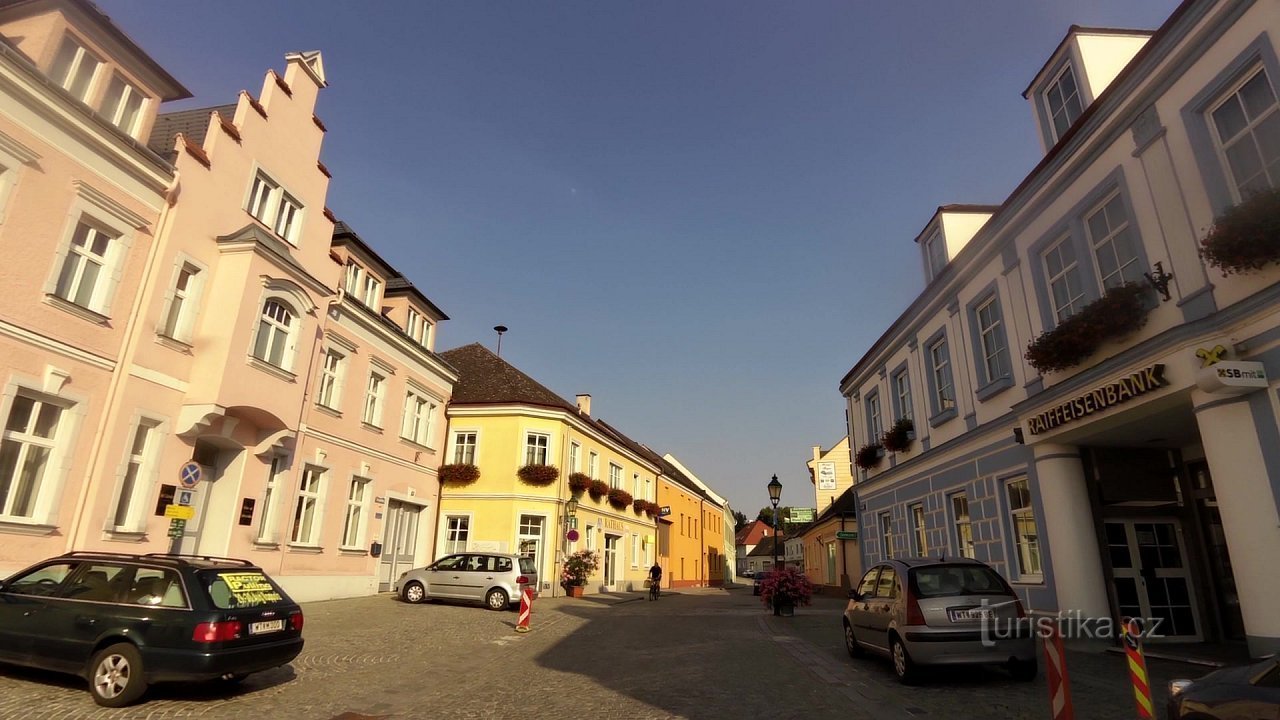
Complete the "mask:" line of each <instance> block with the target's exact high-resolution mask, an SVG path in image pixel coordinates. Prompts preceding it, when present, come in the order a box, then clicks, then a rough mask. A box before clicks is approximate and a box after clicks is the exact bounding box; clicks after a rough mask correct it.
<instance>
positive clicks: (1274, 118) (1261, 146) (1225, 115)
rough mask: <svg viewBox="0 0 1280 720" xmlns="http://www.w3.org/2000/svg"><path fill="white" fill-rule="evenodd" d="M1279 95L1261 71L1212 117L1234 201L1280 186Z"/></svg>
mask: <svg viewBox="0 0 1280 720" xmlns="http://www.w3.org/2000/svg"><path fill="white" fill-rule="evenodd" d="M1276 108H1277V105H1276V95H1275V91H1274V90H1273V89H1272V87H1271V82H1270V80H1269V78H1268V77H1267V71H1266V70H1264V69H1262V68H1259V69H1258V71H1257V72H1255V73H1253V74H1252V75H1251V76H1250V77H1248V78H1247V79H1246V80H1245V81H1244V82H1242V83H1241V84H1240V85H1239V86H1238V87H1237V88H1236V89H1235V90H1233V91H1232V92H1231V93H1230V94H1228V95H1227V96H1226V98H1224V99H1223V100H1222V102H1220V103H1219V104H1218V105H1217V107H1215V108H1213V109H1212V110H1211V111H1210V113H1209V115H1210V118H1211V119H1212V122H1211V123H1210V125H1211V127H1212V129H1213V133H1214V136H1215V140H1216V142H1217V145H1218V151H1219V153H1220V155H1221V158H1222V162H1223V164H1224V165H1225V166H1226V169H1227V174H1228V175H1229V176H1230V180H1231V185H1232V187H1233V188H1234V191H1235V192H1234V194H1235V199H1236V200H1237V201H1239V200H1244V199H1245V198H1247V197H1248V196H1249V195H1251V194H1252V193H1254V192H1257V191H1259V190H1265V189H1267V188H1273V187H1277V186H1280V115H1277V113H1276Z"/></svg>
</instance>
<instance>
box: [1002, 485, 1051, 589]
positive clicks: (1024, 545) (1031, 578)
mask: <svg viewBox="0 0 1280 720" xmlns="http://www.w3.org/2000/svg"><path fill="white" fill-rule="evenodd" d="M1015 485H1021V486H1023V488H1024V490H1025V493H1026V498H1027V504H1026V505H1025V506H1021V507H1014V505H1013V494H1012V491H1013V487H1014V486H1015ZM1004 491H1005V492H1004V499H1005V502H1006V503H1007V505H1006V507H1007V508H1008V511H1009V522H1010V527H1011V528H1012V531H1013V532H1012V537H1011V538H1010V539H1011V540H1012V542H1013V557H1014V558H1015V559H1016V560H1015V562H1012V563H1010V570H1012V571H1016V573H1017V577H1018V579H1019V580H1021V581H1025V582H1038V581H1039V580H1040V579H1041V578H1042V577H1043V576H1044V554H1043V550H1042V543H1041V541H1040V526H1039V525H1038V524H1037V522H1036V513H1035V503H1034V501H1033V500H1032V498H1031V483H1030V481H1029V480H1028V479H1027V477H1026V476H1025V475H1024V476H1019V477H1014V478H1009V479H1008V480H1006V481H1004ZM1027 522H1030V524H1031V529H1032V530H1034V531H1035V539H1034V541H1031V542H1028V541H1027V539H1026V537H1025V536H1024V535H1023V533H1022V529H1021V527H1020V526H1021V525H1025V524H1026V523H1027Z"/></svg>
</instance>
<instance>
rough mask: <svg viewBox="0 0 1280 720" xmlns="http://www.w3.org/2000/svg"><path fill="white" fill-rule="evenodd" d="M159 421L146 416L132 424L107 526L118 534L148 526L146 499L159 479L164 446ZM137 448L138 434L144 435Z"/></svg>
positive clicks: (160, 422) (161, 422)
mask: <svg viewBox="0 0 1280 720" xmlns="http://www.w3.org/2000/svg"><path fill="white" fill-rule="evenodd" d="M163 425H164V421H163V420H162V419H160V418H157V417H153V416H148V415H143V416H139V417H138V418H137V419H136V420H135V421H134V422H133V423H132V428H133V432H131V433H129V435H128V437H127V438H126V446H125V452H124V458H123V462H122V463H121V468H120V472H119V473H118V478H117V482H116V492H115V502H114V503H112V506H111V508H112V512H111V517H109V518H108V519H107V526H108V527H110V528H111V529H112V530H114V531H115V532H140V531H142V530H143V529H145V527H146V522H147V512H146V506H147V503H146V499H147V498H149V497H151V488H152V486H153V485H154V483H155V478H156V462H157V456H158V455H159V452H160V448H161V447H162V446H163V445H164V438H163V431H162V427H163ZM144 432H145V436H143V437H142V446H141V447H140V448H139V447H138V438H139V434H141V433H144Z"/></svg>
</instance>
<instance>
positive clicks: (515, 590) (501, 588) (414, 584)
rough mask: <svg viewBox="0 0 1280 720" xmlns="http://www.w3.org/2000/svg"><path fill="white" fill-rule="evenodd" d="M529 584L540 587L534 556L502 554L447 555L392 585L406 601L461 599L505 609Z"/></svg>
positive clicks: (514, 602) (492, 608)
mask: <svg viewBox="0 0 1280 720" xmlns="http://www.w3.org/2000/svg"><path fill="white" fill-rule="evenodd" d="M526 587H531V588H533V589H534V592H535V593H536V592H537V589H538V572H537V567H536V566H535V564H534V562H533V558H529V557H524V556H522V555H504V554H501V553H485V552H470V553H458V554H455V555H446V556H445V557H442V558H440V559H439V560H437V561H435V562H433V563H431V564H430V565H428V566H426V567H424V568H417V569H414V570H410V571H408V572H406V573H404V574H403V575H401V576H400V577H399V579H397V580H396V583H395V587H394V588H393V589H394V590H395V592H396V594H397V595H399V596H400V597H401V599H403V600H404V601H405V602H411V603H420V602H423V601H425V600H461V601H464V602H479V603H484V604H485V606H486V607H488V608H489V609H491V610H506V609H508V608H510V607H511V606H512V605H515V604H518V603H519V602H520V593H522V592H524V589H525V588H526Z"/></svg>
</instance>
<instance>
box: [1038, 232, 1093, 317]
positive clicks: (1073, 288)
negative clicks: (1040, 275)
mask: <svg viewBox="0 0 1280 720" xmlns="http://www.w3.org/2000/svg"><path fill="white" fill-rule="evenodd" d="M1043 257H1044V269H1045V277H1046V278H1047V279H1048V282H1049V296H1050V300H1051V302H1052V303H1053V315H1054V317H1055V318H1057V320H1058V322H1062V321H1063V320H1066V319H1067V318H1069V317H1071V316H1072V315H1074V314H1076V312H1077V311H1079V310H1080V308H1081V307H1082V306H1083V305H1084V302H1085V293H1084V286H1083V285H1082V284H1081V281H1080V264H1079V263H1078V262H1077V261H1076V249H1075V245H1074V244H1073V243H1072V242H1071V236H1069V235H1068V236H1066V237H1064V238H1062V239H1060V240H1058V242H1057V243H1055V244H1054V245H1053V247H1051V248H1049V249H1048V250H1047V251H1045V253H1044V256H1043Z"/></svg>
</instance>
